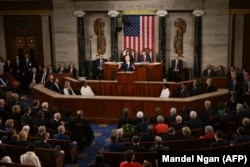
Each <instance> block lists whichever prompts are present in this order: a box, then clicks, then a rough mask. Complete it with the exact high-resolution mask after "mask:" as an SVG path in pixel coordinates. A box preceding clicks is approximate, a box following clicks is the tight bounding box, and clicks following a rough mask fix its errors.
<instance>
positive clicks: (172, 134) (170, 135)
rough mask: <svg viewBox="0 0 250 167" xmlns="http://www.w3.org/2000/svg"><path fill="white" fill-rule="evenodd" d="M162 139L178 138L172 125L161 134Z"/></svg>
mask: <svg viewBox="0 0 250 167" xmlns="http://www.w3.org/2000/svg"><path fill="white" fill-rule="evenodd" d="M161 137H162V140H164V141H169V140H178V139H179V138H178V137H177V136H176V135H175V129H174V127H169V128H168V133H164V134H162V135H161Z"/></svg>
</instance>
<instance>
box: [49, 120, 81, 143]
mask: <svg viewBox="0 0 250 167" xmlns="http://www.w3.org/2000/svg"><path fill="white" fill-rule="evenodd" d="M57 131H58V133H57V134H53V136H52V138H53V139H58V140H68V141H69V142H70V146H76V144H77V142H76V141H73V142H71V139H70V137H69V135H65V127H64V126H63V125H60V126H58V128H57Z"/></svg>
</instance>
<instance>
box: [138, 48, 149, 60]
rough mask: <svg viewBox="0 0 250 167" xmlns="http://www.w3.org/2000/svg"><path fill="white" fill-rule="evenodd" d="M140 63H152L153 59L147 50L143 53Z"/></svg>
mask: <svg viewBox="0 0 250 167" xmlns="http://www.w3.org/2000/svg"><path fill="white" fill-rule="evenodd" d="M139 62H141V63H150V62H151V57H150V55H149V54H147V52H146V50H142V51H141V55H140V58H139Z"/></svg>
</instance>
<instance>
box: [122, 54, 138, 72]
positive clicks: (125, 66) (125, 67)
mask: <svg viewBox="0 0 250 167" xmlns="http://www.w3.org/2000/svg"><path fill="white" fill-rule="evenodd" d="M118 69H119V70H123V71H134V70H135V66H134V63H133V62H131V61H130V57H129V56H128V55H127V56H126V57H125V62H124V63H122V65H120V66H119V67H118Z"/></svg>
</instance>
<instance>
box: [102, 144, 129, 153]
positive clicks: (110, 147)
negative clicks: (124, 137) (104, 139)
mask: <svg viewBox="0 0 250 167" xmlns="http://www.w3.org/2000/svg"><path fill="white" fill-rule="evenodd" d="M105 151H106V152H124V151H125V146H124V144H123V143H120V142H111V143H110V144H107V145H105Z"/></svg>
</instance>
